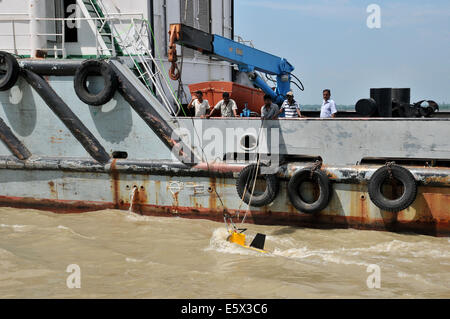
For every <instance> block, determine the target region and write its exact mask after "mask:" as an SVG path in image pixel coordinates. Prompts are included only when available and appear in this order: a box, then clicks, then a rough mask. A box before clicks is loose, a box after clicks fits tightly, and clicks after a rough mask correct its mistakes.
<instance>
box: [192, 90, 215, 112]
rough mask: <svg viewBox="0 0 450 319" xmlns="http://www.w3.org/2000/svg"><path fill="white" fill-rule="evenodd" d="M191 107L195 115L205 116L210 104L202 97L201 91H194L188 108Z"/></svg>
mask: <svg viewBox="0 0 450 319" xmlns="http://www.w3.org/2000/svg"><path fill="white" fill-rule="evenodd" d="M192 108H194V109H195V117H200V118H205V116H206V112H207V111H208V110H209V109H210V106H209V102H208V100H204V99H203V93H202V91H197V92H195V96H194V97H192V101H191V103H189V105H188V109H192Z"/></svg>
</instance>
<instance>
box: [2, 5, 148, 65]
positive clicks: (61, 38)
mask: <svg viewBox="0 0 450 319" xmlns="http://www.w3.org/2000/svg"><path fill="white" fill-rule="evenodd" d="M23 16H26V17H23ZM133 16H134V17H138V18H140V19H142V18H143V14H141V13H111V14H109V16H108V17H105V18H100V17H88V18H81V17H80V18H75V17H72V18H36V19H35V20H36V21H41V22H49V21H50V22H51V21H53V22H55V25H56V23H60V24H61V33H57V32H55V33H36V34H34V35H35V36H38V37H50V36H54V37H56V39H57V40H56V41H55V42H56V45H55V46H54V47H53V48H51V47H38V48H36V49H37V50H41V51H47V52H48V51H50V52H53V53H54V54H53V55H54V56H55V58H56V57H59V56H60V55H61V57H62V58H66V57H67V50H66V47H67V46H66V37H65V31H64V30H65V26H66V25H67V23H68V22H71V23H73V22H75V23H77V22H82V21H86V22H92V23H93V24H94V25H95V28H93V29H94V30H93V31H94V32H95V34H94V36H95V44H94V43H92V45H89V43H83V45H86V47H88V48H95V49H96V56H97V57H100V56H108V55H109V56H115V55H116V52H115V47H114V34H113V33H110V34H108V35H109V36H110V38H111V43H112V44H111V48H108V47H106V48H105V47H101V46H100V44H99V37H102V36H105V35H106V34H105V33H102V31H103V30H104V28H105V26H106V25H107V24H108V23H109V24H110V25H113V24H114V23H117V22H121V23H123V22H125V21H128V22H129V23H131V19H132V18H131V17H133ZM31 20H32V19H31V18H30V17H29V16H28V14H9V13H0V23H10V24H11V29H12V32H11V33H0V39H4V38H5V37H11V39H12V44H13V46H12V47H5V48H3V47H2V48H0V50H3V51H13V52H14V53H15V54H19V51H28V52H30V50H31V46H30V47H24V48H19V47H18V45H17V42H18V41H17V37H29V38H31V36H33V35H32V34H31V33H30V32H28V33H17V32H16V29H17V28H16V25H17V23H19V22H20V23H21V24H23V23H27V24H30V23H31ZM3 29H5V28H3ZM0 42H1V43H4V42H6V41H5V40H0ZM58 53H60V54H58Z"/></svg>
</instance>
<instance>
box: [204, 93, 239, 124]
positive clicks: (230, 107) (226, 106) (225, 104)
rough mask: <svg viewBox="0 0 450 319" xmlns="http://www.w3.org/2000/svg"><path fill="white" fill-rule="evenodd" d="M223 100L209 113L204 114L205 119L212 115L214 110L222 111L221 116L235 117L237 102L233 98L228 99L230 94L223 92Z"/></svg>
mask: <svg viewBox="0 0 450 319" xmlns="http://www.w3.org/2000/svg"><path fill="white" fill-rule="evenodd" d="M222 97H223V100H222V101H220V102H219V103H217V105H216V106H215V107H214V109H213V110H212V111H211V113H210V114H209V115H207V116H206V118H207V119H209V118H210V117H212V116H213V115H214V113H215V112H216V111H219V110H220V112H221V113H222V117H237V110H238V107H237V104H236V102H235V101H234V100H232V99H230V94H229V93H227V92H225V93H224V94H223V95H222Z"/></svg>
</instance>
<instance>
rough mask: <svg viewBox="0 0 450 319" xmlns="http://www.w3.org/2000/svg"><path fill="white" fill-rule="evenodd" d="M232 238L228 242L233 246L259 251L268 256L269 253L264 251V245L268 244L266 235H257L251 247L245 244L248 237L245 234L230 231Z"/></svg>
mask: <svg viewBox="0 0 450 319" xmlns="http://www.w3.org/2000/svg"><path fill="white" fill-rule="evenodd" d="M229 233H230V236H229V237H228V241H229V242H230V243H233V244H237V245H239V246H241V247H244V248H247V249H251V250H254V251H257V252H259V253H263V254H267V253H268V252H267V251H266V250H264V245H265V242H266V235H263V234H257V235H256V237H255V239H253V241H252V243H251V244H250V246H248V245H247V244H246V243H245V239H246V236H245V234H244V233H238V232H237V231H236V230H229Z"/></svg>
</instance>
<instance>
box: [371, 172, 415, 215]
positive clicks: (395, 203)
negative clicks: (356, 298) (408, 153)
mask: <svg viewBox="0 0 450 319" xmlns="http://www.w3.org/2000/svg"><path fill="white" fill-rule="evenodd" d="M390 174H392V176H393V177H394V178H395V179H396V180H398V181H400V182H401V183H402V184H403V194H402V195H401V196H400V197H399V198H397V199H393V200H392V199H389V198H387V197H386V196H384V195H383V192H382V186H383V184H384V182H385V181H386V179H389V178H390V177H391V175H390ZM369 196H370V200H371V201H372V203H374V204H375V206H377V207H378V208H380V209H381V210H384V211H387V212H392V213H398V212H400V211H402V210H405V209H407V208H408V207H410V206H411V205H412V204H413V203H414V201H415V200H416V198H417V182H416V179H415V178H414V175H413V174H412V173H411V172H410V171H409V170H408V169H406V168H404V167H402V166H398V165H391V166H383V167H381V168H379V169H378V170H377V171H376V172H375V173H374V174H373V175H372V177H371V178H370V181H369Z"/></svg>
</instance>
